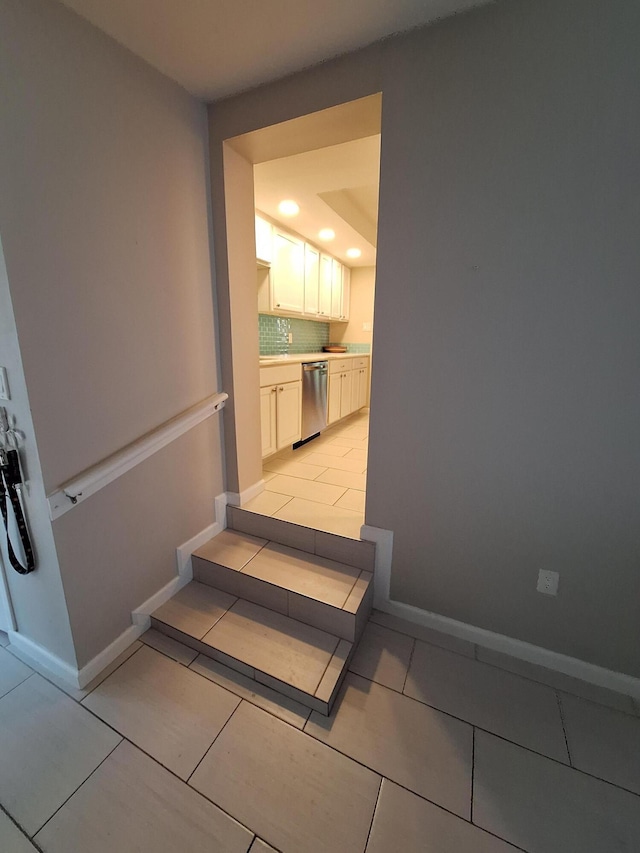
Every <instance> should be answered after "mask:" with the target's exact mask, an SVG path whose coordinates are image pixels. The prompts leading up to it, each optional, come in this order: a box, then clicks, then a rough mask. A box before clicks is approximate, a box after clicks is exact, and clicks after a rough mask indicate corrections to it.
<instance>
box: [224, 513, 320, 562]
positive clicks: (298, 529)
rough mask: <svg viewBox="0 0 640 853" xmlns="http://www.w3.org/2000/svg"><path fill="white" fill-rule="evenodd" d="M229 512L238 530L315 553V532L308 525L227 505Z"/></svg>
mask: <svg viewBox="0 0 640 853" xmlns="http://www.w3.org/2000/svg"><path fill="white" fill-rule="evenodd" d="M227 513H228V514H229V517H230V519H231V524H232V526H233V527H234V528H235V529H236V530H243V531H245V532H246V533H251V534H253V535H256V536H264V538H265V539H273V540H274V541H275V542H280V543H281V544H282V545H288V546H289V547H290V548H299V549H300V550H301V551H309V553H311V554H313V553H314V548H315V532H314V531H313V530H309V528H308V527H306V526H301V525H299V524H289V523H288V522H286V521H281V520H280V519H277V518H269V517H268V516H266V515H258V514H257V513H254V512H245V511H244V510H241V509H239V508H237V507H227Z"/></svg>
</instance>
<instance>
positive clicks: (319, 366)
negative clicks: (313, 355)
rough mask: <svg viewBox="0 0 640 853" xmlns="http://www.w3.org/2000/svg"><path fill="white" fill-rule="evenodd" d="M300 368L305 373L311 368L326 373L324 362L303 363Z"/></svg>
mask: <svg viewBox="0 0 640 853" xmlns="http://www.w3.org/2000/svg"><path fill="white" fill-rule="evenodd" d="M302 369H303V370H304V371H305V372H307V373H308V372H311V371H313V370H319V371H322V373H326V372H327V365H326V364H303V365H302Z"/></svg>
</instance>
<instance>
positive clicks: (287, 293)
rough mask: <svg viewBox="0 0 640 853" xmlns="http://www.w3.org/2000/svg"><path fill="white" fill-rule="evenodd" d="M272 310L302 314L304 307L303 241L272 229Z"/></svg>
mask: <svg viewBox="0 0 640 853" xmlns="http://www.w3.org/2000/svg"><path fill="white" fill-rule="evenodd" d="M271 288H272V298H273V305H272V306H271V307H272V310H273V311H275V312H276V313H277V312H278V311H287V312H288V313H293V314H302V310H303V308H304V243H303V242H302V241H301V240H297V239H296V238H295V237H291V236H290V235H289V234H285V233H284V232H282V231H277V230H276V231H274V235H273V263H272V265H271Z"/></svg>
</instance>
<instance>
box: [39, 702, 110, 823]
mask: <svg viewBox="0 0 640 853" xmlns="http://www.w3.org/2000/svg"><path fill="white" fill-rule="evenodd" d="M85 710H89V709H88V708H86V709H85ZM97 719H98V720H100V717H97ZM100 722H102V723H104V720H100ZM105 725H106V724H105ZM109 728H111V726H109ZM111 730H112V731H113V732H116V730H115V729H113V728H111ZM116 734H117V735H118V736H119V737H120V740H119V741H118V743H117V744H116V745H115V746H114V747H113V749H110V750H109V752H108V753H107V755H105V757H104V758H103V759H102V761H101V762H100V763H99V764H98V765H97V767H94V768H93V770H92V771H91V773H89V775H88V776H87V778H86V779H83V780H82V782H81V783H80V784H79V785H78V787H77V788H75V789H74V790H73V791H72V792H71V793H70V794H69V796H68V797H67V798H66V799H65V801H64V802H63V803H61V804H60V805H59V806H58V808H57V809H56V810H55V811H54V813H53V814H52V815H50V816H49V817H48V818H47V819H46V820H45V822H44V823H43V824H42V826H41V827H40V828H39V829H37V830H36V831H35V832H34V833H33V836H30V837H31V838H32V839H33V838H35V836H36V835H37V834H38V833H39V832H42V830H43V829H44V828H45V826H46V825H47V824H48V823H49V822H50V821H52V820H53V818H54V817H55V816H56V815H57V814H58V812H59V811H60V809H63V808H64V807H65V806H66V804H67V803H68V802H69V800H70V799H71V797H73V796H74V795H75V794H77V793H78V791H79V790H80V788H82V786H83V785H86V783H87V782H88V781H89V779H91V777H92V776H93V774H94V773H95V772H96V771H98V770H99V769H100V768H101V767H102V765H103V764H104V763H105V761H106V760H107V758H109V757H110V756H111V755H112V754H113V753H114V752H115V751H116V749H117V748H118V747H119V746H120V744H121V743H123V741H124V739H125V738H124V735H121V734H120V732H116Z"/></svg>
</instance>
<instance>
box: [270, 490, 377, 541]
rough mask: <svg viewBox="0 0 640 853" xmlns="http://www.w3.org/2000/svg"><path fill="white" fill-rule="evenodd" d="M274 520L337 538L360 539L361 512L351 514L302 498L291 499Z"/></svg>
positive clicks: (344, 510)
mask: <svg viewBox="0 0 640 853" xmlns="http://www.w3.org/2000/svg"><path fill="white" fill-rule="evenodd" d="M276 518H281V519H283V520H285V521H291V522H293V523H294V524H301V525H305V526H307V527H311V528H314V529H315V530H324V531H326V532H327V533H337V534H338V535H339V536H350V537H351V538H352V539H359V538H360V528H361V527H362V524H363V522H364V517H363V515H362V513H361V512H352V511H351V510H350V509H342V508H341V507H335V506H328V505H327V504H319V503H316V502H315V501H307V500H304V499H303V498H292V499H291V501H290V503H288V504H287V505H286V506H285V507H284V508H283V509H281V510H279V512H278V513H277V514H276Z"/></svg>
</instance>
